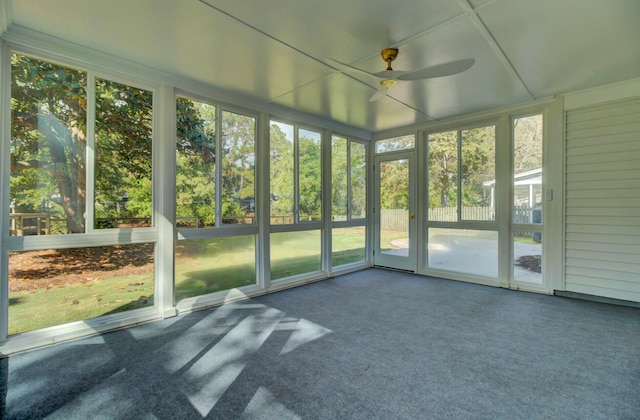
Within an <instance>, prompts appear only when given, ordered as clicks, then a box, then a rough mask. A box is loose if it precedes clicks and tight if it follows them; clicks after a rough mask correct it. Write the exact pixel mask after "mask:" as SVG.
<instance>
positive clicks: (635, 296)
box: [567, 281, 640, 302]
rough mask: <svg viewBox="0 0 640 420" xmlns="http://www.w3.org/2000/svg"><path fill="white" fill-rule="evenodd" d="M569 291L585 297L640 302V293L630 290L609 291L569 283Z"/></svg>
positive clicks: (602, 288) (603, 288) (604, 288)
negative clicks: (591, 296)
mask: <svg viewBox="0 0 640 420" xmlns="http://www.w3.org/2000/svg"><path fill="white" fill-rule="evenodd" d="M567 290H569V291H571V292H576V293H584V294H585V295H593V296H602V297H606V298H611V299H619V300H629V301H632V302H640V293H638V292H633V291H630V290H618V289H609V288H606V287H602V286H587V285H584V284H577V283H572V282H569V281H567Z"/></svg>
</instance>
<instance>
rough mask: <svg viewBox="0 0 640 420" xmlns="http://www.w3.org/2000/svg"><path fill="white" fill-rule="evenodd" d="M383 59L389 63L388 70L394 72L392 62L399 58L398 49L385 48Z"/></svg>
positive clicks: (382, 52)
mask: <svg viewBox="0 0 640 420" xmlns="http://www.w3.org/2000/svg"><path fill="white" fill-rule="evenodd" d="M380 55H381V56H382V59H383V60H384V61H385V62H386V63H387V70H393V69H392V68H391V62H392V61H393V60H395V59H396V57H397V56H398V49H397V48H385V49H384V50H382V51H381V52H380Z"/></svg>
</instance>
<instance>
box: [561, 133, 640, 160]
mask: <svg viewBox="0 0 640 420" xmlns="http://www.w3.org/2000/svg"><path fill="white" fill-rule="evenodd" d="M574 144H575V143H574ZM567 146H568V145H567ZM616 152H624V153H635V154H639V155H640V132H638V133H636V141H629V142H625V143H600V144H594V145H590V146H583V147H574V148H571V149H568V150H567V153H570V154H571V156H582V155H593V154H600V153H616Z"/></svg>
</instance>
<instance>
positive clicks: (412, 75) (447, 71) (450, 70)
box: [396, 58, 476, 80]
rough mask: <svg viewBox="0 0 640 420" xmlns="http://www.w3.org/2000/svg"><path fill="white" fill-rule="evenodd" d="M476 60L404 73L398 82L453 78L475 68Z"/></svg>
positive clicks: (449, 63)
mask: <svg viewBox="0 0 640 420" xmlns="http://www.w3.org/2000/svg"><path fill="white" fill-rule="evenodd" d="M475 62H476V60H475V59H473V58H466V59H464V60H458V61H450V62H448V63H442V64H436V65H435V66H430V67H425V68H424V69H421V70H415V71H410V72H404V73H405V74H402V75H399V76H397V77H396V79H398V80H421V79H431V78H434V77H442V76H451V75H453V74H457V73H462V72H463V71H465V70H467V69H468V68H469V67H471V66H473V63H475Z"/></svg>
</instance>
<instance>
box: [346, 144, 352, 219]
mask: <svg viewBox="0 0 640 420" xmlns="http://www.w3.org/2000/svg"><path fill="white" fill-rule="evenodd" d="M351 194H352V190H351V140H349V139H347V220H351V217H352V214H351V211H352V206H351V199H352V198H351Z"/></svg>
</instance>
